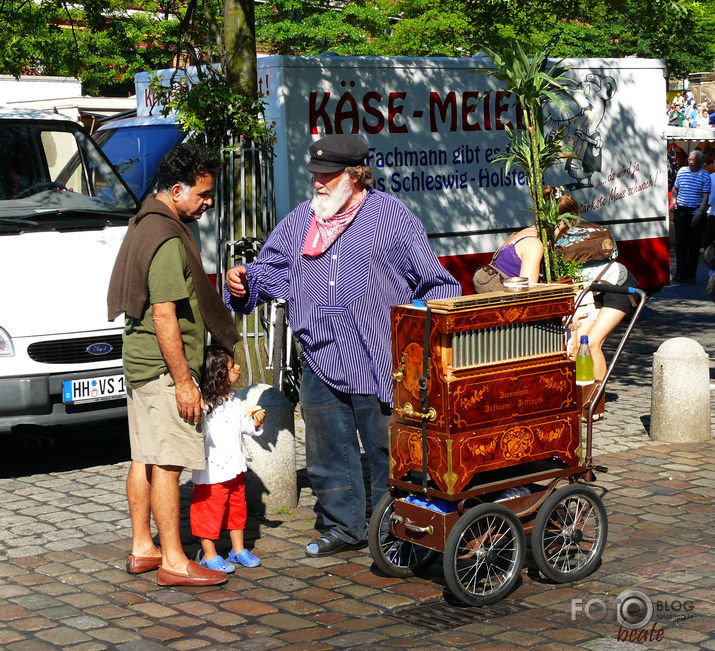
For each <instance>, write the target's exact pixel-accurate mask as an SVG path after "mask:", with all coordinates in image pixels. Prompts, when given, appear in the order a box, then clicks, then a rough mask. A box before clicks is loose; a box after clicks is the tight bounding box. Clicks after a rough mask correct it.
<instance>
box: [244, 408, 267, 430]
mask: <svg viewBox="0 0 715 651" xmlns="http://www.w3.org/2000/svg"><path fill="white" fill-rule="evenodd" d="M248 415H249V416H250V417H251V418H253V425H254V426H255V428H256V429H259V428H260V427H261V425H263V421H264V420H265V418H266V411H265V409H261V408H260V407H258V406H256V407H251V408H250V409H249V410H248Z"/></svg>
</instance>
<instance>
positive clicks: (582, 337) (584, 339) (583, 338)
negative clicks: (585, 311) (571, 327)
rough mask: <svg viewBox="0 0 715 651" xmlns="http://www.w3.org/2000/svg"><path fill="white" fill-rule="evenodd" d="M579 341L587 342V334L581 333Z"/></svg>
mask: <svg viewBox="0 0 715 651" xmlns="http://www.w3.org/2000/svg"><path fill="white" fill-rule="evenodd" d="M581 343H582V344H587V343H588V335H581Z"/></svg>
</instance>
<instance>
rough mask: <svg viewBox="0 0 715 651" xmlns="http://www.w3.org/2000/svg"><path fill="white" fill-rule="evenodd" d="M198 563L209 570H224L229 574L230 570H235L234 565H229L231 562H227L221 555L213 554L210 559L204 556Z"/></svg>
mask: <svg viewBox="0 0 715 651" xmlns="http://www.w3.org/2000/svg"><path fill="white" fill-rule="evenodd" d="M200 565H201V567H206V568H208V569H209V570H217V571H219V572H226V574H230V573H231V572H235V571H236V566H235V565H231V563H229V562H228V561H227V560H226V559H225V558H224V557H223V556H215V557H214V558H212V559H211V560H210V561H207V560H206V559H205V558H202V559H201V563H200Z"/></svg>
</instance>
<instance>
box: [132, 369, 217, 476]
mask: <svg viewBox="0 0 715 651" xmlns="http://www.w3.org/2000/svg"><path fill="white" fill-rule="evenodd" d="M127 414H128V417H129V444H130V446H131V451H132V459H133V460H134V461H138V462H140V463H146V464H152V465H157V466H180V467H182V468H190V469H191V470H202V469H203V468H204V467H205V466H206V456H205V453H204V436H203V434H202V433H201V432H200V431H199V428H198V426H197V425H190V424H189V423H187V422H185V421H184V420H182V418H181V416H179V410H178V409H177V407H176V393H175V392H174V380H173V379H172V377H171V375H170V374H168V373H165V374H164V375H161V376H159V377H158V378H156V379H155V380H150V381H149V382H147V383H146V384H144V385H143V386H141V387H139V388H138V389H131V388H127Z"/></svg>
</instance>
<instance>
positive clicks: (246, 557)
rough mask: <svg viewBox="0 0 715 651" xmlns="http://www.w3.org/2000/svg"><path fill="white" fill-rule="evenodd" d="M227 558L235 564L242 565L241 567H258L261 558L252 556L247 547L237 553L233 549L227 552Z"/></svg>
mask: <svg viewBox="0 0 715 651" xmlns="http://www.w3.org/2000/svg"><path fill="white" fill-rule="evenodd" d="M228 560H229V561H231V562H232V563H236V564H237V565H238V564H240V565H243V567H258V566H259V565H260V564H261V559H260V558H258V557H257V556H254V555H253V554H251V552H249V551H248V550H247V549H244V550H242V551H241V553H240V554H237V553H236V552H235V551H233V549H232V550H231V551H230V552H229V553H228Z"/></svg>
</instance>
